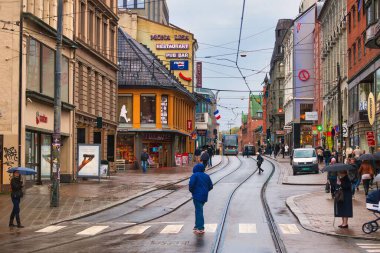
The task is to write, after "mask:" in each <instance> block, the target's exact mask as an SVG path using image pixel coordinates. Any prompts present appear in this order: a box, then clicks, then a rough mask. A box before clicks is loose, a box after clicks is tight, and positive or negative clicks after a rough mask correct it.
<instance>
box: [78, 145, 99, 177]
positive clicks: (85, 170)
mask: <svg viewBox="0 0 380 253" xmlns="http://www.w3.org/2000/svg"><path fill="white" fill-rule="evenodd" d="M99 176H100V145H90V144H80V145H78V177H99Z"/></svg>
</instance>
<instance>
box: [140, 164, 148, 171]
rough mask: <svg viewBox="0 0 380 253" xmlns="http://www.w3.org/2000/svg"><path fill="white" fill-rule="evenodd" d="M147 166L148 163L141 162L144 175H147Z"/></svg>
mask: <svg viewBox="0 0 380 253" xmlns="http://www.w3.org/2000/svg"><path fill="white" fill-rule="evenodd" d="M147 166H148V161H141V167H142V170H143V172H144V173H146V168H147Z"/></svg>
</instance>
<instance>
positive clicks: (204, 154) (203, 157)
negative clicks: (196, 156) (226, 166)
mask: <svg viewBox="0 0 380 253" xmlns="http://www.w3.org/2000/svg"><path fill="white" fill-rule="evenodd" d="M209 159H210V156H209V155H208V153H207V151H203V152H202V154H201V160H202V161H208V160H209Z"/></svg>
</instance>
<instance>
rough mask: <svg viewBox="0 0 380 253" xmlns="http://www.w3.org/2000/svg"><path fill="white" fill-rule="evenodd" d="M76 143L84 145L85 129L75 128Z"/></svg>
mask: <svg viewBox="0 0 380 253" xmlns="http://www.w3.org/2000/svg"><path fill="white" fill-rule="evenodd" d="M77 143H78V144H85V143H86V128H77Z"/></svg>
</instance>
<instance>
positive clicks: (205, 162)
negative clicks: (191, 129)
mask: <svg viewBox="0 0 380 253" xmlns="http://www.w3.org/2000/svg"><path fill="white" fill-rule="evenodd" d="M209 160H210V156H209V154H208V152H207V148H205V147H204V148H203V151H202V153H201V161H202V163H203V165H204V166H205V168H206V167H207V165H208V162H209Z"/></svg>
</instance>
